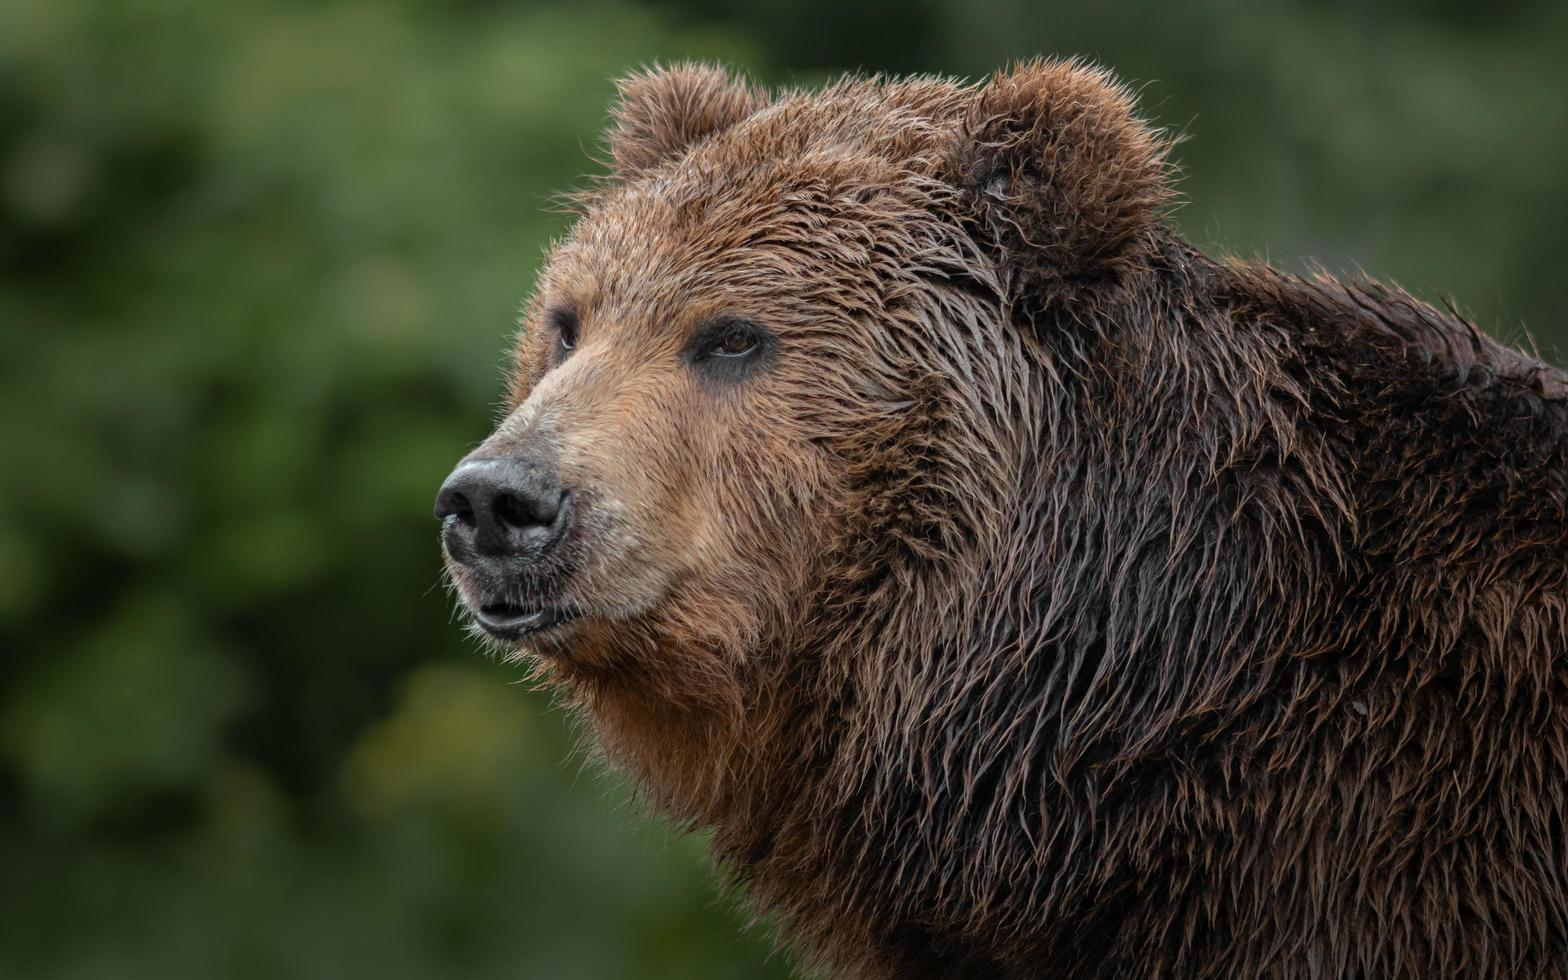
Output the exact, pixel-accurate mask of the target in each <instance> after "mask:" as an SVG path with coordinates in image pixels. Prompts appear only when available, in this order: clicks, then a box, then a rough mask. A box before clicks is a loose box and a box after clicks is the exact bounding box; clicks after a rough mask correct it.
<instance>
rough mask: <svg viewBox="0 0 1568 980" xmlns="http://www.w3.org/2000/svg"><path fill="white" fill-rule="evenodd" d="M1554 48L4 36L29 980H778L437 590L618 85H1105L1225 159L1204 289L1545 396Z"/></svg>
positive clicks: (813, 26) (1177, 20)
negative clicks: (868, 78)
mask: <svg viewBox="0 0 1568 980" xmlns="http://www.w3.org/2000/svg"><path fill="white" fill-rule="evenodd" d="M1563 37H1568V5H1565V4H1564V3H1562V2H1560V0H1556V2H1522V0H1521V2H1508V3H1501V4H1491V5H1485V6H1484V9H1483V7H1482V6H1477V5H1471V4H1461V3H1458V2H1453V0H1446V2H1441V3H1426V4H1417V3H1414V2H1393V3H1384V2H1377V0H1361V2H1357V3H1350V4H1326V3H1308V2H1305V0H1296V2H1276V3H1269V4H1242V3H1232V4H1225V3H1220V2H1218V0H1200V2H1196V3H1192V4H1169V3H1132V2H1129V0H1112V2H1106V3H1100V4H1092V5H1091V4H1078V5H1066V4H1061V5H1058V4H1041V3H1025V2H1021V0H975V2H959V0H921V2H916V3H893V2H891V0H872V2H868V3H863V4H853V5H846V4H833V3H827V2H825V0H808V2H801V3H785V2H783V0H757V2H754V3H749V4H739V5H737V4H719V3H717V2H714V0H685V2H669V3H651V4H639V3H631V2H626V0H604V2H598V0H595V2H588V3H580V4H572V5H547V4H508V3H501V2H479V0H469V2H457V0H448V2H441V0H402V2H373V0H328V2H321V3H307V2H302V0H301V2H279V3H263V2H260V0H241V2H232V3H202V2H196V0H141V2H116V0H10V2H9V3H7V4H6V5H4V6H3V7H0V976H6V977H11V976H16V977H71V978H89V977H105V978H109V977H126V976H161V977H217V976H235V977H258V978H262V977H268V978H270V977H315V976H367V977H376V978H387V980H391V978H397V977H481V976H507V977H544V978H563V980H569V978H577V977H583V978H600V977H628V978H677V977H679V978H690V977H703V978H709V977H712V978H719V977H726V978H727V977H735V978H743V977H745V978H751V977H782V976H785V975H787V974H788V972H789V963H788V960H787V958H786V957H783V956H780V955H770V948H771V947H770V944H769V942H768V939H767V935H766V932H765V930H763V929H751V930H747V929H746V928H745V917H744V915H743V913H741V912H740V911H738V910H737V909H736V907H735V905H734V903H733V902H731V901H730V900H728V899H726V898H725V897H724V896H723V895H722V894H721V892H720V889H719V888H718V887H717V886H716V884H715V883H714V881H713V879H712V877H711V875H710V873H709V872H708V870H707V869H706V865H705V863H704V860H703V858H702V847H701V841H700V840H695V839H690V838H679V837H677V836H675V835H673V834H672V833H671V832H670V831H668V830H667V829H666V828H665V827H663V826H662V825H660V824H658V823H657V822H656V821H650V820H649V819H647V817H646V816H645V815H644V814H642V813H641V811H640V810H639V809H638V808H637V806H636V805H635V804H634V803H632V802H630V797H629V794H628V792H627V790H626V788H625V787H624V786H622V785H620V784H619V783H618V782H617V781H616V779H615V778H614V777H613V776H607V775H603V774H600V773H598V772H597V771H596V769H595V767H594V766H593V765H592V764H591V763H588V764H585V763H584V761H583V759H582V757H581V756H580V755H579V754H577V753H575V752H574V751H573V743H574V735H573V733H572V731H571V730H570V724H569V721H568V719H567V718H566V717H565V716H564V715H563V714H562V713H560V712H559V711H554V710H552V709H551V708H550V706H549V704H548V702H547V700H546V699H545V698H544V697H542V696H541V695H538V694H536V693H532V692H530V691H528V690H526V689H525V688H524V687H523V686H521V685H519V684H517V683H515V682H516V681H517V680H518V679H519V675H520V671H519V670H517V669H516V668H511V667H506V666H503V665H499V664H496V663H493V662H491V661H490V660H488V659H486V658H485V657H483V656H481V655H480V654H479V653H478V652H477V651H476V650H475V649H473V647H472V646H471V645H470V644H469V643H468V642H467V641H466V640H465V639H464V638H463V636H462V633H461V630H460V629H459V628H458V626H457V623H456V621H455V619H454V616H453V611H452V605H451V601H450V599H449V597H448V595H447V594H446V592H445V591H444V589H443V588H442V587H441V584H440V570H439V559H438V554H437V543H436V534H435V530H436V529H435V525H434V521H433V520H432V519H431V518H430V516H429V511H430V504H431V499H432V497H433V494H434V490H435V487H436V486H437V485H438V483H439V482H440V480H441V477H442V476H443V475H444V474H445V472H446V471H447V469H448V468H449V467H450V465H451V464H452V463H453V462H454V461H455V460H456V459H457V457H458V456H460V455H461V454H462V453H463V452H464V451H465V450H466V448H468V447H469V446H471V445H472V444H474V442H475V441H477V440H478V439H480V438H482V437H483V435H484V434H485V431H486V429H487V426H488V423H489V420H490V415H491V412H492V409H493V406H494V403H495V401H496V399H497V398H498V396H499V393H500V363H501V357H502V353H503V350H504V347H505V345H506V343H507V340H508V336H509V334H510V331H511V329H512V325H513V321H514V318H515V312H516V308H517V305H518V303H519V300H520V299H521V298H522V297H523V296H524V295H525V294H526V292H527V291H528V289H529V288H530V284H531V280H532V276H533V273H534V270H535V268H536V267H537V263H538V261H539V256H540V254H541V250H542V248H543V246H544V244H545V243H546V242H547V241H548V240H549V239H550V238H551V237H552V236H555V235H558V234H560V233H561V232H562V231H563V230H564V228H565V221H566V219H565V218H564V217H563V216H562V215H560V214H559V213H557V212H555V211H554V210H552V209H551V207H550V199H551V195H552V194H554V193H555V192H558V191H560V190H563V189H566V188H569V187H571V186H573V185H575V184H578V183H580V181H581V179H582V176H583V175H584V174H586V173H589V172H592V171H593V169H594V164H592V163H591V161H590V156H591V155H593V153H594V151H595V148H596V146H597V143H598V138H599V137H598V134H599V131H600V129H601V127H602V125H603V123H604V118H605V107H606V104H607V102H608V101H609V98H610V95H611V93H612V91H613V89H612V85H611V83H610V79H612V78H613V77H615V76H617V75H619V74H622V73H624V72H625V71H627V70H628V69H630V68H632V67H634V66H637V65H640V64H644V63H648V62H651V61H654V60H670V59H675V58H688V57H693V58H707V59H719V60H724V61H727V62H730V63H732V64H735V65H737V66H739V67H740V68H742V69H745V70H747V71H749V72H751V73H753V74H754V75H756V76H757V77H758V78H759V79H760V80H762V81H765V82H769V83H796V84H810V83H814V82H816V81H819V80H821V79H823V78H825V77H827V76H829V75H831V74H834V73H837V72H839V71H842V70H867V71H872V70H887V71H895V72H906V71H938V72H943V73H952V74H961V75H967V76H970V77H978V76H981V75H983V74H985V73H986V72H988V71H990V70H991V69H993V68H995V67H996V66H998V65H1001V64H1004V63H1005V62H1007V61H1008V60H1011V59H1014V58H1018V57H1025V56H1030V55H1034V54H1081V55H1084V56H1087V57H1090V58H1092V59H1095V60H1098V61H1101V62H1103V63H1105V64H1107V65H1109V66H1111V67H1112V68H1114V69H1116V70H1117V71H1118V72H1119V73H1121V74H1122V75H1123V76H1124V77H1126V78H1128V79H1129V80H1131V81H1133V82H1134V83H1135V84H1137V85H1139V87H1140V90H1141V92H1142V93H1143V99H1144V104H1145V107H1146V109H1147V111H1148V113H1149V114H1150V115H1151V117H1152V118H1154V119H1155V120H1156V121H1157V122H1158V123H1160V124H1161V125H1164V126H1167V127H1169V128H1171V129H1173V130H1176V131H1179V132H1181V133H1183V134H1184V135H1185V137H1186V140H1185V142H1184V143H1183V144H1182V146H1181V147H1180V149H1179V150H1178V160H1179V162H1180V163H1181V165H1182V167H1183V169H1184V171H1185V172H1186V176H1185V177H1184V179H1183V182H1182V191H1183V196H1184V198H1185V199H1186V203H1185V205H1184V206H1183V207H1182V208H1181V210H1180V211H1179V212H1178V214H1177V221H1178V223H1180V224H1181V225H1182V227H1183V228H1184V229H1185V230H1186V232H1187V233H1188V234H1189V235H1190V236H1191V237H1193V238H1194V239H1195V240H1196V241H1198V242H1199V243H1200V244H1203V245H1204V246H1205V247H1209V248H1212V249H1215V250H1226V251H1230V252H1234V253H1240V254H1246V255H1253V254H1257V255H1266V256H1268V257H1269V258H1271V259H1273V260H1274V261H1277V262H1280V263H1281V264H1284V265H1286V266H1288V267H1293V268H1301V267H1303V265H1304V263H1305V262H1307V261H1308V260H1309V259H1316V260H1318V261H1321V262H1322V263H1323V264H1324V265H1326V266H1327V267H1329V268H1330V269H1334V270H1338V271H1354V270H1355V269H1358V268H1360V269H1365V270H1366V271H1367V272H1368V273H1369V274H1372V275H1376V276H1380V277H1387V278H1393V279H1396V280H1399V281H1401V282H1402V283H1403V284H1405V285H1406V286H1407V287H1409V288H1411V289H1413V290H1414V291H1416V292H1417V293H1419V294H1422V295H1425V296H1427V297H1429V298H1433V299H1440V298H1443V297H1452V299H1453V301H1454V302H1455V303H1456V305H1457V306H1458V307H1459V308H1460V309H1463V310H1466V311H1468V312H1469V313H1470V314H1471V315H1472V317H1473V318H1474V319H1476V321H1477V322H1478V323H1479V324H1480V325H1481V326H1482V327H1483V328H1485V329H1488V330H1490V331H1491V332H1493V333H1495V334H1496V335H1498V336H1500V337H1503V338H1505V339H1508V340H1510V341H1513V342H1518V343H1525V344H1528V343H1530V342H1532V341H1531V340H1530V339H1529V338H1532V337H1533V342H1535V343H1538V344H1539V345H1540V346H1541V347H1542V348H1543V349H1545V350H1546V351H1547V353H1548V354H1549V355H1550V356H1555V354H1554V353H1553V352H1554V351H1555V350H1556V349H1557V347H1558V346H1559V345H1562V344H1564V343H1565V342H1568V328H1565V327H1564V325H1563V324H1562V323H1561V321H1560V319H1558V318H1557V316H1556V309H1557V306H1558V302H1557V297H1556V296H1555V285H1556V272H1557V269H1556V266H1557V264H1558V262H1559V261H1560V260H1561V258H1562V257H1563V256H1564V255H1565V254H1568V247H1565V246H1568V231H1565V229H1568V181H1564V180H1563V177H1562V172H1563V165H1562V161H1563V160H1564V159H1565V158H1568V114H1565V113H1564V112H1563V111H1562V106H1563V103H1564V98H1565V95H1568V59H1563V58H1562V57H1561V51H1560V45H1559V43H1558V41H1559V39H1561V38H1563ZM1526 331H1528V335H1529V336H1528V337H1527V335H1526ZM1559 360H1560V359H1559Z"/></svg>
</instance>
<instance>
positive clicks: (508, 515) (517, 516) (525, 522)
mask: <svg viewBox="0 0 1568 980" xmlns="http://www.w3.org/2000/svg"><path fill="white" fill-rule="evenodd" d="M491 506H492V507H493V508H494V510H495V518H496V520H498V521H500V522H501V523H503V524H507V525H510V526H511V527H515V528H527V527H537V526H539V525H542V524H549V523H550V521H551V520H552V519H553V518H554V516H555V515H554V514H545V513H543V511H544V510H546V509H549V508H548V507H547V506H546V505H545V501H544V500H542V499H540V500H531V501H526V502H525V501H523V500H521V499H519V498H518V497H516V496H514V495H513V494H510V493H503V494H501V495H500V496H498V497H496V498H495V503H493V504H492V505H491Z"/></svg>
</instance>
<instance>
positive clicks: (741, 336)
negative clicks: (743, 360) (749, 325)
mask: <svg viewBox="0 0 1568 980" xmlns="http://www.w3.org/2000/svg"><path fill="white" fill-rule="evenodd" d="M756 349H757V338H756V337H755V336H754V335H753V334H752V332H751V331H750V330H747V329H745V328H744V327H741V326H738V325H737V326H731V327H730V328H729V329H728V330H726V331H724V333H722V334H721V335H719V337H718V338H716V339H715V340H714V341H713V345H712V346H711V347H709V348H708V352H709V353H710V354H713V355H714V356H716V357H744V356H745V355H747V354H750V353H751V352H752V351H754V350H756Z"/></svg>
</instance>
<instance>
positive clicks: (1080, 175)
mask: <svg viewBox="0 0 1568 980" xmlns="http://www.w3.org/2000/svg"><path fill="white" fill-rule="evenodd" d="M1134 109H1135V103H1134V99H1133V97H1132V94H1131V93H1130V92H1128V91H1127V89H1125V88H1124V87H1122V85H1120V84H1119V83H1118V82H1116V81H1115V79H1113V78H1112V77H1111V76H1110V74H1109V73H1107V72H1105V71H1103V70H1101V69H1098V68H1094V67H1091V66H1089V65H1086V64H1083V63H1081V62H1076V61H1066V62H1062V61H1041V60H1036V61H1030V62H1026V63H1024V64H1020V65H1018V66H1016V67H1014V68H1013V69H1012V70H1011V71H1008V72H1005V73H999V74H998V75H997V76H996V77H995V78H993V79H992V80H991V82H990V83H989V84H987V85H985V86H984V87H982V88H980V89H978V90H977V91H976V92H975V95H974V99H973V102H972V103H971V104H970V106H969V109H968V112H967V114H966V116H965V118H964V120H963V122H962V125H961V128H960V131H959V137H958V139H959V142H958V146H957V150H958V157H959V159H958V166H957V169H958V173H959V175H960V181H961V182H962V184H963V186H964V188H965V189H966V190H967V191H969V192H970V194H971V195H972V196H973V199H974V201H975V203H976V207H977V209H978V211H979V214H980V219H981V222H982V224H983V225H984V226H985V228H986V233H987V235H988V237H989V239H990V241H991V242H992V243H993V245H994V246H995V247H996V248H997V249H998V250H999V252H1000V258H1001V260H1002V262H1003V263H1004V264H1005V266H1006V267H1007V270H1008V273H1009V278H1010V280H1011V281H1012V283H1013V287H1014V289H1015V291H1020V292H1024V293H1029V294H1035V295H1037V296H1039V297H1040V298H1041V299H1043V300H1044V301H1045V302H1046V303H1047V304H1049V303H1054V302H1064V301H1071V300H1072V299H1074V298H1075V297H1077V296H1079V295H1081V294H1082V293H1083V292H1085V291H1094V290H1098V289H1101V288H1103V287H1105V286H1106V285H1108V284H1112V283H1115V282H1118V281H1122V280H1124V279H1125V278H1126V276H1127V275H1128V274H1129V273H1131V272H1132V271H1133V270H1134V269H1136V268H1138V267H1140V266H1141V265H1142V264H1143V262H1144V261H1145V260H1146V258H1147V255H1148V250H1149V246H1150V242H1151V235H1152V232H1153V231H1154V229H1155V228H1156V227H1157V226H1158V225H1159V223H1160V221H1161V219H1162V218H1163V216H1164V211H1165V209H1166V207H1167V206H1168V205H1169V203H1170V201H1171V197H1172V193H1171V189H1170V183H1169V177H1170V169H1171V168H1170V164H1169V161H1168V155H1169V151H1170V146H1171V143H1170V141H1169V140H1168V139H1166V138H1165V137H1163V136H1162V135H1161V134H1159V133H1158V132H1157V131H1155V130H1154V129H1152V128H1151V127H1150V126H1148V125H1147V124H1145V123H1144V122H1143V121H1142V120H1140V119H1138V118H1137V116H1136V115H1135V114H1134Z"/></svg>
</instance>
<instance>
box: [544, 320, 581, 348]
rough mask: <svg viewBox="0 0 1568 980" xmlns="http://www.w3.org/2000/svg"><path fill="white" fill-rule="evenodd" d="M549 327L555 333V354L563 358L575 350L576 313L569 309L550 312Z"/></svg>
mask: <svg viewBox="0 0 1568 980" xmlns="http://www.w3.org/2000/svg"><path fill="white" fill-rule="evenodd" d="M548 320H549V323H550V327H551V328H552V329H553V330H554V331H555V345H556V349H557V354H558V356H560V357H565V356H566V355H567V354H569V353H571V352H572V351H574V350H576V349H577V327H578V323H577V311H576V310H569V309H560V310H551V311H550V315H549V317H548Z"/></svg>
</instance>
